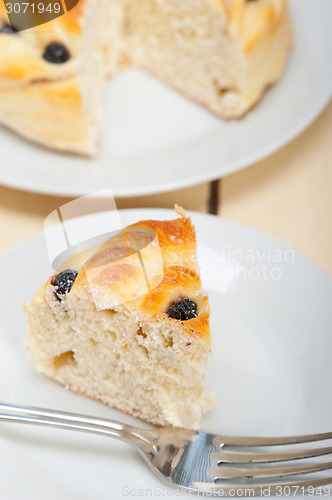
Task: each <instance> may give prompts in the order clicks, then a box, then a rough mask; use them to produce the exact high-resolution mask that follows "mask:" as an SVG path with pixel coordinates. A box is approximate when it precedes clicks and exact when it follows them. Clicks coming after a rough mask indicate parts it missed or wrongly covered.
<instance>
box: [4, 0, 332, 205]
mask: <svg viewBox="0 0 332 500" xmlns="http://www.w3.org/2000/svg"><path fill="white" fill-rule="evenodd" d="M289 3H290V8H291V13H292V19H293V26H294V49H293V51H292V53H291V56H290V60H289V63H288V67H287V70H286V73H285V75H284V77H283V78H282V80H281V82H280V83H278V84H277V85H276V86H275V87H273V88H272V89H270V90H269V91H268V93H267V94H266V96H265V97H264V99H263V100H262V102H261V103H259V105H258V106H257V107H256V108H255V109H254V110H253V111H252V112H250V113H249V114H248V115H247V116H246V117H245V118H244V119H243V120H240V121H233V122H232V121H230V122H227V121H223V120H221V119H218V118H216V117H215V116H213V115H212V114H210V113H208V112H207V111H205V110H204V109H203V108H201V107H200V106H198V105H196V104H194V103H192V102H190V101H189V100H187V99H185V98H183V97H182V96H181V95H180V94H178V93H176V92H175V91H173V90H171V89H169V88H168V87H166V86H164V85H163V84H161V83H159V82H158V81H157V80H155V79H154V78H152V77H151V76H149V75H148V74H146V73H144V72H141V71H139V70H131V71H129V72H127V73H125V74H123V75H121V76H117V77H115V78H113V79H112V80H111V82H110V83H109V85H108V88H107V95H106V102H105V105H104V113H105V128H104V132H103V140H102V146H101V150H100V152H99V154H98V157H97V158H95V159H94V160H88V159H82V158H75V157H73V156H68V155H60V154H57V153H53V152H51V151H48V150H46V149H42V148H40V147H38V146H35V145H34V144H31V143H28V142H25V141H24V140H22V139H20V138H18V137H16V136H15V135H14V134H12V133H10V132H8V131H5V130H3V129H1V130H0V147H1V168H0V182H1V183H3V184H6V185H8V186H12V187H17V188H21V189H26V190H31V191H37V192H43V193H49V194H59V195H73V196H80V195H83V194H87V193H91V192H94V191H100V190H101V189H104V188H105V187H109V188H112V189H113V192H114V195H115V196H118V197H120V196H121V197H122V196H135V195H144V194H149V193H157V192H162V191H168V190H171V189H177V188H180V187H185V186H190V185H193V184H196V183H200V182H205V181H209V180H211V179H215V178H218V177H221V176H224V175H227V174H230V173H232V172H235V171H236V170H239V169H241V168H244V167H246V166H248V165H251V164H253V163H254V162H256V161H258V160H260V159H262V158H264V157H266V156H267V155H269V154H271V153H272V152H274V151H276V150H277V149H279V148H281V147H282V146H283V145H285V144H286V143H287V142H289V141H290V140H291V139H293V138H294V137H295V136H297V135H298V134H299V133H300V132H302V131H303V130H304V129H305V128H306V127H307V126H308V125H309V124H310V123H311V122H312V121H313V120H314V119H315V118H316V117H317V115H318V114H319V113H320V112H321V111H322V110H323V108H324V107H325V106H326V104H327V103H328V101H329V99H330V97H331V92H332V65H331V64H330V60H331V47H332V30H331V29H330V24H329V22H327V20H328V19H332V2H331V0H315V2H314V3H315V5H314V6H313V1H312V0H289Z"/></svg>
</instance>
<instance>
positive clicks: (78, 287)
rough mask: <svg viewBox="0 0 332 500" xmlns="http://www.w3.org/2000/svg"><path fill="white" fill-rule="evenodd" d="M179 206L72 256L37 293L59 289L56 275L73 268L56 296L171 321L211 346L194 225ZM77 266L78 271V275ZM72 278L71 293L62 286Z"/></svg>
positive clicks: (143, 316)
mask: <svg viewBox="0 0 332 500" xmlns="http://www.w3.org/2000/svg"><path fill="white" fill-rule="evenodd" d="M177 210H178V212H179V214H180V215H181V217H180V218H177V219H174V220H170V221H156V220H147V221H141V222H138V223H136V224H133V225H131V226H128V227H127V228H125V229H124V230H123V231H121V232H120V233H118V234H116V235H115V236H112V237H111V238H109V239H108V240H107V241H105V242H103V243H101V244H98V245H96V246H94V247H92V248H90V249H88V250H85V251H83V252H81V253H78V254H76V255H75V256H73V257H71V258H70V259H68V260H67V261H66V262H65V263H64V264H63V265H62V266H61V268H60V269H59V270H58V271H57V273H55V275H54V276H52V277H50V278H49V279H48V281H47V282H46V284H45V285H44V287H42V289H41V290H40V291H39V292H38V293H37V295H36V298H37V299H38V300H40V299H42V300H45V297H46V295H47V291H48V290H49V289H50V288H53V291H54V292H55V294H56V292H57V287H56V283H57V282H56V277H57V276H58V275H59V273H61V272H63V271H64V270H68V280H67V281H66V279H64V277H63V276H60V280H59V285H60V292H61V293H62V294H63V295H61V294H59V296H58V298H57V299H55V300H60V301H67V302H68V304H69V305H70V304H71V305H74V304H76V307H77V304H78V299H80V300H81V301H82V299H83V300H89V301H92V302H94V304H95V306H96V308H97V309H98V310H116V311H128V312H132V313H136V314H137V317H138V318H139V319H141V320H144V319H149V318H150V319H151V318H152V317H153V318H154V320H156V321H165V320H167V321H170V322H173V324H174V326H176V327H177V328H178V329H180V330H181V331H182V332H183V334H185V335H186V336H187V337H191V338H196V339H197V340H202V341H203V342H204V344H205V345H206V346H207V347H209V346H210V327H209V303H208V299H207V296H206V295H205V294H204V292H203V291H202V284H201V280H200V275H199V269H198V264H197V252H196V234H195V229H194V227H193V225H192V223H191V220H190V218H189V217H187V216H186V214H185V213H184V212H183V210H181V209H180V208H177ZM69 270H70V272H69ZM72 271H77V272H78V274H77V277H76V276H75V274H74V275H73V274H72ZM65 277H66V276H65ZM67 282H68V283H69V289H68V293H66V290H65V289H63V285H64V284H65V285H66V283H67ZM181 315H183V316H181ZM179 318H183V320H182V321H181V319H179ZM186 318H189V319H186Z"/></svg>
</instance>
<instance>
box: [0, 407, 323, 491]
mask: <svg viewBox="0 0 332 500" xmlns="http://www.w3.org/2000/svg"><path fill="white" fill-rule="evenodd" d="M0 421H8V422H23V423H28V424H39V425H47V426H52V427H59V428H64V429H74V430H81V431H86V432H92V433H96V434H101V435H105V436H111V437H115V438H118V439H121V440H123V441H127V442H129V443H132V444H134V445H135V446H136V448H138V450H139V451H140V453H141V454H142V455H143V457H144V458H145V459H146V461H147V462H148V464H149V465H150V466H151V467H152V469H153V470H154V471H155V472H157V473H158V474H159V476H160V477H163V478H164V479H166V480H167V481H168V484H169V485H170V484H172V485H173V486H176V487H179V488H181V489H182V490H183V491H184V492H185V490H187V491H190V492H196V493H197V492H198V493H201V492H206V494H208V495H212V494H215V495H216V496H221V495H222V496H227V495H231V496H236V495H240V496H244V493H243V492H244V491H247V488H249V490H248V491H249V493H248V494H247V495H246V496H248V495H249V496H254V495H262V494H264V491H266V488H268V492H269V494H277V495H278V496H280V494H282V493H283V492H285V491H288V492H289V491H291V494H288V496H294V495H295V494H296V493H302V494H303V493H304V492H305V491H307V490H308V488H312V491H314V489H316V488H318V487H322V486H326V485H329V484H332V472H331V469H332V462H331V461H329V462H317V461H316V462H315V463H312V462H311V461H310V460H308V459H311V458H313V457H316V458H317V457H322V456H327V455H332V432H330V433H325V434H315V435H310V436H309V435H308V436H296V437H276V438H251V437H250V438H249V437H229V436H227V437H226V436H217V435H215V434H208V433H205V432H199V431H191V430H187V429H181V428H153V429H151V430H150V429H149V430H146V429H141V428H138V427H132V426H130V425H126V424H123V423H120V422H115V421H113V420H108V419H103V418H96V417H88V416H84V415H78V414H74V413H67V412H58V411H54V410H46V409H42V408H33V407H29V406H16V405H12V404H6V403H0ZM329 440H331V442H330V443H329V442H328V441H329ZM318 441H327V446H325V447H315V448H310V447H308V445H309V443H315V442H318ZM299 443H302V444H303V443H307V444H308V445H307V446H306V448H305V449H301V450H300V449H298V447H297V445H298V444H299ZM282 445H287V446H288V448H289V449H287V450H281V451H280V446H282ZM271 447H272V448H276V449H272V450H271ZM278 447H279V449H278ZM258 448H262V449H260V450H259V449H258ZM322 471H323V472H324V471H330V472H328V474H327V477H326V476H324V477H321V476H320V475H319V477H318V478H317V473H319V472H322ZM303 474H312V476H310V478H311V479H310V480H308V479H306V480H304V478H303V477H302V475H303ZM287 488H288V490H287ZM265 494H266V493H265Z"/></svg>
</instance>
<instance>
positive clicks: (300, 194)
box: [0, 103, 332, 274]
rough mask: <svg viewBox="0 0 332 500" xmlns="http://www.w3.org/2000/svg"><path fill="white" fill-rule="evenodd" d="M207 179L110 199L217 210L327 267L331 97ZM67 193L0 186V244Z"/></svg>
mask: <svg viewBox="0 0 332 500" xmlns="http://www.w3.org/2000/svg"><path fill="white" fill-rule="evenodd" d="M212 186H213V189H212V198H211V184H209V183H206V184H201V185H199V186H195V187H191V188H187V189H181V190H178V191H173V192H170V193H165V194H158V195H153V196H145V197H139V198H126V199H119V200H117V206H118V208H133V207H173V206H174V203H178V204H179V205H182V206H183V207H184V208H186V209H187V210H196V211H200V212H207V211H209V210H213V211H216V212H217V213H218V215H219V216H222V217H225V218H228V219H231V220H235V221H239V222H242V223H244V224H248V225H250V226H252V227H255V228H258V229H261V230H263V231H265V232H267V233H269V234H272V235H273V236H276V237H277V238H279V239H281V240H283V241H285V242H286V243H288V244H290V245H291V246H293V247H295V248H297V249H298V250H300V251H301V252H302V253H304V254H306V255H307V256H309V257H310V258H311V259H312V260H314V261H315V262H317V263H318V264H319V265H320V266H321V267H322V268H324V269H325V270H326V271H327V272H329V273H330V274H332V257H331V246H332V103H330V105H329V106H328V107H327V109H326V110H325V111H324V112H323V113H322V115H321V116H320V117H319V118H318V119H317V120H316V121H315V123H314V124H313V125H311V126H310V127H309V128H308V129H307V130H306V131H305V132H304V133H303V134H302V135H301V136H299V137H298V138H297V139H295V140H294V141H293V142H291V143H290V144H289V145H288V146H286V147H284V148H282V149H281V150H280V151H278V152H277V153H275V154H274V155H272V156H270V157H269V158H267V159H265V160H263V161H260V162H259V163H256V164H254V165H252V166H251V167H250V168H247V169H245V170H243V171H241V172H238V173H235V174H233V175H230V176H228V177H226V178H224V179H222V180H220V181H218V182H215V183H213V185H212ZM67 201H69V198H60V197H53V196H44V195H38V194H34V193H25V192H23V191H17V190H14V189H9V188H6V187H2V186H0V234H1V238H0V252H2V251H4V250H6V249H7V248H9V247H10V246H11V245H13V244H15V243H17V242H19V241H20V240H22V239H23V238H26V237H27V236H30V235H32V234H33V233H35V232H37V231H41V230H42V229H43V223H44V219H45V217H46V216H47V215H48V214H49V213H50V212H52V211H53V210H54V209H56V208H58V207H60V206H61V205H63V204H64V203H66V202H67Z"/></svg>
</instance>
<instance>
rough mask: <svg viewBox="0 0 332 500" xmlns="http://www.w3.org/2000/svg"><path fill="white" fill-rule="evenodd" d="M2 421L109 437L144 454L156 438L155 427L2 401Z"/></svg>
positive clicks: (0, 405)
mask: <svg viewBox="0 0 332 500" xmlns="http://www.w3.org/2000/svg"><path fill="white" fill-rule="evenodd" d="M1 421H5V422H19V423H26V424H35V425H44V426H49V427H58V428H60V429H72V430H78V431H84V432H90V433H94V434H101V435H104V436H110V437H114V438H117V439H120V440H122V441H127V442H130V443H132V444H134V445H136V447H138V449H139V451H141V452H142V451H143V452H144V453H145V454H149V453H150V452H151V448H152V441H153V440H154V439H155V438H156V435H155V434H156V430H145V429H140V428H138V427H133V426H131V425H127V424H123V423H121V422H116V421H115V420H109V419H103V418H98V417H88V416H85V415H80V414H76V413H68V412H59V411H55V410H48V409H45V408H35V407H32V406H18V405H13V404H8V403H0V422H1Z"/></svg>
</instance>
